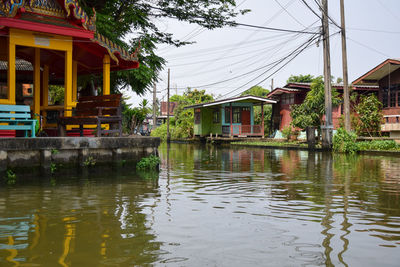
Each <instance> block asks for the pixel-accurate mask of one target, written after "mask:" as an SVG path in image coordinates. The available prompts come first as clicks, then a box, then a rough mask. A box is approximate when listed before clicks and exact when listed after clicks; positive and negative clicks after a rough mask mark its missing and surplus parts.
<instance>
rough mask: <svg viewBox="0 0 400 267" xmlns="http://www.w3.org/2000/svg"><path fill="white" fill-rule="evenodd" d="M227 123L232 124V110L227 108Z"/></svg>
mask: <svg viewBox="0 0 400 267" xmlns="http://www.w3.org/2000/svg"><path fill="white" fill-rule="evenodd" d="M225 123H231V109H230V108H228V107H226V108H225Z"/></svg>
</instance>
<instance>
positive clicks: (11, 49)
mask: <svg viewBox="0 0 400 267" xmlns="http://www.w3.org/2000/svg"><path fill="white" fill-rule="evenodd" d="M7 86H8V101H9V104H11V105H15V43H14V42H12V41H11V37H10V42H9V44H8V73H7Z"/></svg>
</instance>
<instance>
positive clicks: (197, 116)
mask: <svg viewBox="0 0 400 267" xmlns="http://www.w3.org/2000/svg"><path fill="white" fill-rule="evenodd" d="M200 119H201V111H200V109H195V111H194V124H200Z"/></svg>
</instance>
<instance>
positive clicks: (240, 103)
mask: <svg viewBox="0 0 400 267" xmlns="http://www.w3.org/2000/svg"><path fill="white" fill-rule="evenodd" d="M275 103H276V101H275V100H271V99H268V98H263V97H258V96H252V95H247V96H240V97H234V98H227V99H222V100H218V101H214V102H209V103H202V104H197V105H192V106H187V107H185V109H191V108H192V109H194V135H195V136H198V137H205V136H209V135H214V136H215V135H218V136H226V137H233V136H236V137H250V136H254V137H263V136H264V112H263V110H264V105H265V104H275ZM255 106H261V114H262V115H261V116H262V119H261V124H259V125H256V124H254V107H255Z"/></svg>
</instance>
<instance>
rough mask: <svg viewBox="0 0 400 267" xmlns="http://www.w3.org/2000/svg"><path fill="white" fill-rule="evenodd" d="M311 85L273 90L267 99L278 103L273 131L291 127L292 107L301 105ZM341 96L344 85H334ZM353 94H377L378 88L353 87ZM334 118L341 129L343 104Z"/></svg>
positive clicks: (274, 111) (290, 85)
mask: <svg viewBox="0 0 400 267" xmlns="http://www.w3.org/2000/svg"><path fill="white" fill-rule="evenodd" d="M310 86H311V83H288V84H286V85H285V86H284V87H278V88H275V89H274V90H272V91H271V92H270V93H269V94H268V95H267V98H270V99H274V100H276V101H277V103H276V104H274V105H273V109H272V118H273V119H272V122H271V123H272V129H273V130H279V131H282V129H283V128H285V127H287V126H290V123H291V122H292V117H291V116H290V107H291V105H293V104H301V103H303V101H304V99H305V98H306V95H307V93H308V92H309V91H310ZM332 88H335V89H336V90H337V91H338V93H339V96H340V97H342V95H343V84H332ZM352 90H353V92H355V93H358V94H371V93H374V94H377V93H378V90H379V88H378V86H376V85H374V84H359V85H354V86H353V87H352ZM332 113H333V114H332V118H333V126H334V129H337V128H338V127H339V118H340V116H342V114H343V104H342V103H341V104H340V105H339V106H337V107H333V109H332Z"/></svg>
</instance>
